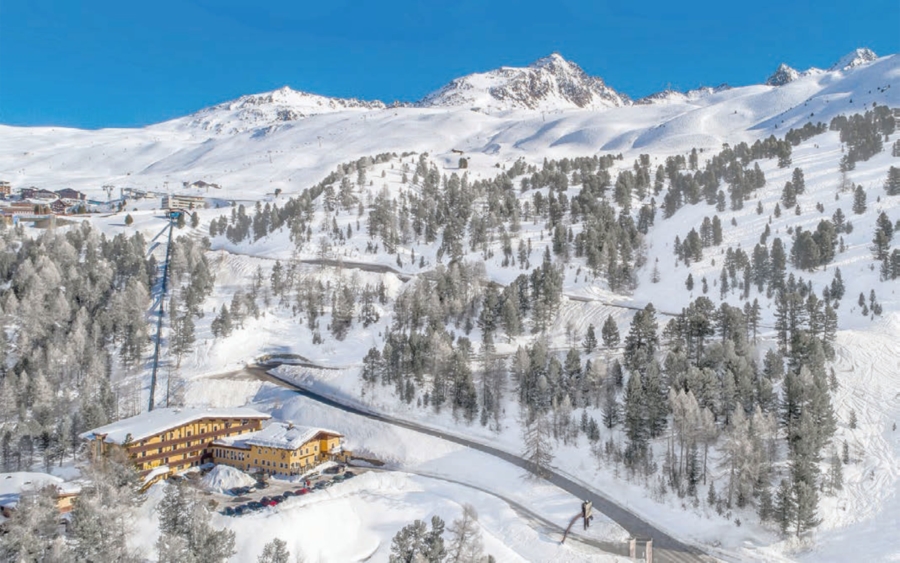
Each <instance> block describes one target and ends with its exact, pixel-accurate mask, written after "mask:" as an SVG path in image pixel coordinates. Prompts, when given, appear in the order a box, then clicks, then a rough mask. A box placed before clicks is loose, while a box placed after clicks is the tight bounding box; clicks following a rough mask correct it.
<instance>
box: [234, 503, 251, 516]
mask: <svg viewBox="0 0 900 563" xmlns="http://www.w3.org/2000/svg"><path fill="white" fill-rule="evenodd" d="M247 510H248V508H247V507H245V506H243V505H242V506H236V507H235V508H234V515H235V516H243V515H244V513H245V512H247Z"/></svg>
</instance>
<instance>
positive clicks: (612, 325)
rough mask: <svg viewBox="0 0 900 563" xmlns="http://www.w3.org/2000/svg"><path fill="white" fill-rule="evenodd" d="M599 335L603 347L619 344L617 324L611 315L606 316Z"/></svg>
mask: <svg viewBox="0 0 900 563" xmlns="http://www.w3.org/2000/svg"><path fill="white" fill-rule="evenodd" d="M600 336H601V338H602V339H603V346H604V347H605V348H615V347H617V346H618V345H619V326H618V325H617V324H616V321H615V319H613V317H612V315H609V316H608V317H606V321H605V322H604V323H603V328H602V329H601V330H600Z"/></svg>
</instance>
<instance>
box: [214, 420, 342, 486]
mask: <svg viewBox="0 0 900 563" xmlns="http://www.w3.org/2000/svg"><path fill="white" fill-rule="evenodd" d="M342 441H343V435H342V434H340V433H338V432H335V431H333V430H326V429H324V428H312V427H308V426H295V425H293V424H291V423H288V422H272V423H271V424H269V425H268V426H266V427H265V428H263V429H262V430H260V431H258V432H251V433H249V434H243V435H241V436H235V437H229V438H220V439H218V440H216V441H215V442H213V444H212V446H211V447H212V454H213V461H214V462H215V463H216V464H222V465H230V466H231V467H235V468H237V469H240V470H242V471H246V472H248V473H252V472H260V473H266V474H268V475H301V474H303V473H306V472H307V471H309V470H310V469H312V468H314V467H315V466H317V465H319V464H321V463H323V462H326V461H346V459H347V457H348V456H349V452H345V451H344V450H343V445H342Z"/></svg>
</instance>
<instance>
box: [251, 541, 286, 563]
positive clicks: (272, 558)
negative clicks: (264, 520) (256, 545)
mask: <svg viewBox="0 0 900 563" xmlns="http://www.w3.org/2000/svg"><path fill="white" fill-rule="evenodd" d="M290 558H291V553H290V552H289V551H288V548H287V543H286V542H285V541H284V540H282V539H280V538H275V539H273V540H272V541H270V542H269V543H267V544H266V545H265V546H264V547H263V551H262V553H261V554H260V555H259V557H258V558H257V559H256V563H288V562H289V561H290Z"/></svg>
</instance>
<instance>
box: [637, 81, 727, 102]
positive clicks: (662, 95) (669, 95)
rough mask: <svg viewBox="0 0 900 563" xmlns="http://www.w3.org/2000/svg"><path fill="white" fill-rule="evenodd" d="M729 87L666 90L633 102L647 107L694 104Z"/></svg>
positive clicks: (721, 85) (723, 85) (725, 85)
mask: <svg viewBox="0 0 900 563" xmlns="http://www.w3.org/2000/svg"><path fill="white" fill-rule="evenodd" d="M730 89H731V86H729V85H728V84H720V85H718V86H703V87H700V88H694V89H692V90H688V91H687V92H681V91H679V90H672V89H670V88H667V89H665V90H663V91H661V92H656V93H655V94H650V95H649V96H644V97H643V98H640V99H639V100H635V102H634V103H635V104H636V105H648V104H668V103H678V102H681V103H687V102H696V101H697V100H699V99H701V98H704V97H706V96H709V95H711V94H716V93H718V92H724V91H726V90H730Z"/></svg>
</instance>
